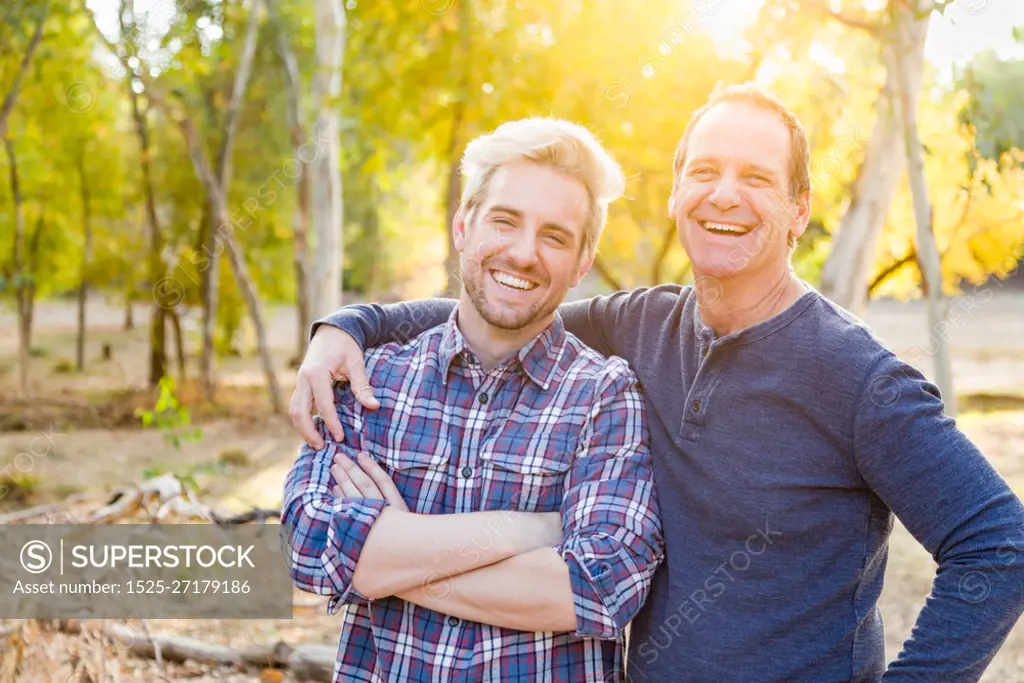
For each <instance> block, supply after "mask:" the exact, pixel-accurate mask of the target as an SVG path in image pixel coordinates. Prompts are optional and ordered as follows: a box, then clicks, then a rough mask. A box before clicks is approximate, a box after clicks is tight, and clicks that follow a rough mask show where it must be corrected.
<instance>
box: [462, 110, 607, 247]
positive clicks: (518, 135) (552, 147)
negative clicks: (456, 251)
mask: <svg viewBox="0 0 1024 683" xmlns="http://www.w3.org/2000/svg"><path fill="white" fill-rule="evenodd" d="M521 160H522V161H531V162H534V163H536V164H540V165H543V166H546V167H548V168H551V169H553V170H555V171H557V172H558V173H561V174H562V175H564V176H566V177H568V178H572V179H574V180H577V181H579V182H580V183H581V184H582V185H583V187H584V188H585V189H586V191H587V199H588V203H589V211H588V214H587V222H586V224H585V225H584V231H583V244H582V247H581V256H582V258H583V259H584V260H589V259H590V258H591V257H592V256H593V255H594V253H595V252H596V251H597V243H598V242H599V241H600V239H601V232H602V231H603V230H604V226H605V222H606V220H607V218H608V205H609V204H610V203H611V202H613V201H615V200H616V199H618V198H619V197H621V196H622V193H623V192H624V191H625V187H626V180H625V177H624V176H623V174H622V169H621V168H620V167H619V164H618V163H617V162H616V161H615V159H613V158H612V156H611V154H609V153H608V151H607V150H606V149H605V148H604V147H602V146H601V143H600V142H598V141H597V138H595V137H594V135H593V133H591V132H590V131H589V130H587V129H586V128H584V127H583V126H580V125H578V124H575V123H572V122H570V121H564V120H562V119H556V118H548V117H532V118H526V119H519V120H518V121H509V122H507V123H503V124H501V125H500V126H498V127H497V128H496V129H495V130H494V132H492V133H489V134H487V135H481V136H480V137H478V138H476V139H474V140H473V141H472V142H470V143H469V144H468V145H467V146H466V151H465V153H464V154H463V155H462V175H463V178H464V179H465V183H464V187H463V190H462V209H463V211H465V212H466V213H467V215H468V214H470V213H471V212H472V211H473V209H474V208H476V207H477V206H478V205H479V204H480V203H481V202H482V201H483V198H484V195H485V193H486V192H487V184H488V182H489V181H490V179H491V177H492V176H493V175H494V173H495V171H497V170H498V169H499V168H501V167H502V166H504V165H505V164H508V163H511V162H514V161H521Z"/></svg>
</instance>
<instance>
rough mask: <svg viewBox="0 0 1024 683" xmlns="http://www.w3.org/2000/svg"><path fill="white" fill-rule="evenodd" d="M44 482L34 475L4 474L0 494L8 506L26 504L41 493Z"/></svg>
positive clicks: (0, 482)
mask: <svg viewBox="0 0 1024 683" xmlns="http://www.w3.org/2000/svg"><path fill="white" fill-rule="evenodd" d="M41 483H42V480H41V479H40V478H39V477H37V476H36V475H34V474H28V473H25V472H4V473H3V474H0V493H2V494H3V495H2V497H0V499H2V500H3V501H4V502H6V503H8V504H12V503H13V504H18V505H20V504H24V503H28V502H30V501H31V500H32V498H33V497H34V496H35V495H36V494H37V493H38V492H39V486H40V484H41Z"/></svg>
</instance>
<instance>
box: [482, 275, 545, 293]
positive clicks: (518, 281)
mask: <svg viewBox="0 0 1024 683" xmlns="http://www.w3.org/2000/svg"><path fill="white" fill-rule="evenodd" d="M491 274H492V275H493V276H494V279H495V280H497V281H498V282H499V283H501V284H503V285H505V286H506V287H511V288H513V289H518V290H521V291H524V292H525V291H528V290H531V289H533V288H534V287H536V286H537V285H535V284H533V283H532V282H529V281H527V280H523V279H522V278H518V277H515V276H514V275H509V274H508V273H503V272H501V271H500V270H492V271H491Z"/></svg>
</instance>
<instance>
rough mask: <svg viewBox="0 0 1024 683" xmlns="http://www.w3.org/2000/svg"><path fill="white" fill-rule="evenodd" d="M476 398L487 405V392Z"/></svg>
mask: <svg viewBox="0 0 1024 683" xmlns="http://www.w3.org/2000/svg"><path fill="white" fill-rule="evenodd" d="M476 400H478V401H480V403H482V404H484V405H487V394H480V395H479V396H477V397H476Z"/></svg>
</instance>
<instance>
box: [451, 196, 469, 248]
mask: <svg viewBox="0 0 1024 683" xmlns="http://www.w3.org/2000/svg"><path fill="white" fill-rule="evenodd" d="M466 213H467V211H466V207H464V206H461V205H460V206H459V210H458V211H456V212H455V217H454V218H453V219H452V242H453V243H454V244H455V250H456V251H458V252H461V251H462V250H463V249H465V248H466Z"/></svg>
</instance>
